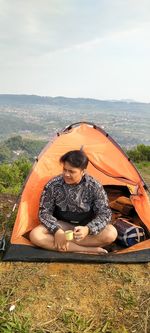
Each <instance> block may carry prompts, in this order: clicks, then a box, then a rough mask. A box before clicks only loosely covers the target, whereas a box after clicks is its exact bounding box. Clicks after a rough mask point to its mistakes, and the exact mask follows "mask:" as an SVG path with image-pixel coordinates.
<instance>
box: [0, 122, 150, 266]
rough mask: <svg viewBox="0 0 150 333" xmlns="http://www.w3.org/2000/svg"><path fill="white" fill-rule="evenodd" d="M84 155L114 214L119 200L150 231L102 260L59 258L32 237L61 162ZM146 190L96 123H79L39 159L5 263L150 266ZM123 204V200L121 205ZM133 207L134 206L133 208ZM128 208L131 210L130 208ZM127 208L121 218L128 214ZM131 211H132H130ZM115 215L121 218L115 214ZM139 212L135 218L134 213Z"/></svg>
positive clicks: (149, 204)
mask: <svg viewBox="0 0 150 333" xmlns="http://www.w3.org/2000/svg"><path fill="white" fill-rule="evenodd" d="M81 147H82V149H83V151H84V152H85V153H86V154H87V156H88V158H89V165H88V169H87V172H88V173H89V174H91V175H92V176H93V177H95V178H96V179H97V180H99V181H100V182H101V183H102V184H103V186H104V188H105V190H106V192H107V194H108V198H109V203H110V206H111V207H112V209H114V207H116V206H113V204H114V203H116V198H117V200H118V202H119V198H120V199H122V198H123V199H124V202H125V199H126V200H127V201H128V203H130V207H132V217H133V218H134V221H135V222H136V223H137V222H138V223H139V224H140V225H141V226H142V227H143V228H144V230H145V233H146V239H145V240H144V241H143V242H140V243H138V244H136V245H134V246H131V247H128V248H124V249H120V248H119V249H117V250H116V249H115V251H113V250H112V251H111V252H109V253H108V254H106V255H103V256H94V255H86V254H75V253H59V252H55V251H48V250H44V249H40V248H36V247H34V246H33V245H32V244H31V242H30V240H29V238H28V233H29V232H30V231H31V230H32V229H33V228H34V227H35V226H37V225H38V223H39V219H38V207H39V201H40V196H41V193H42V190H43V187H44V185H45V184H46V183H47V182H48V180H49V179H50V178H52V177H54V176H56V175H58V174H60V173H61V165H60V163H59V158H60V156H61V155H63V154H64V153H65V152H67V151H69V150H73V149H81ZM146 190H147V186H146V184H145V182H144V181H143V179H142V177H141V176H140V174H139V172H138V171H137V170H136V168H135V166H134V165H133V164H132V162H131V161H130V160H129V159H128V157H127V156H126V154H125V153H124V152H123V150H122V149H121V148H120V146H119V145H118V144H117V143H116V142H115V141H114V140H113V139H112V138H111V137H110V136H109V135H108V134H107V133H106V132H105V131H104V130H102V129H100V128H99V127H97V126H96V125H94V124H92V123H85V122H83V123H82V122H81V123H76V124H73V125H70V126H68V127H67V128H65V129H64V130H63V131H62V132H61V133H58V134H57V136H56V137H55V138H54V140H53V142H52V143H49V144H48V145H47V146H46V147H45V148H44V149H43V151H42V152H41V154H40V155H39V157H38V159H37V161H36V162H35V164H34V165H33V168H32V171H31V172H30V175H29V176H28V179H27V181H26V184H25V187H24V190H23V193H22V195H21V200H20V204H19V209H18V214H17V218H16V221H15V224H14V228H13V232H12V237H11V242H10V246H9V248H8V249H7V251H6V253H5V255H4V257H3V260H4V261H47V262H51V261H77V262H82V261H83V262H147V261H150V239H149V235H150V202H149V198H148V195H147V193H146ZM120 202H121V200H120ZM128 207H129V205H128ZM128 207H126V208H128ZM124 208H125V207H123V208H122V212H123V209H124ZM129 211H130V209H129ZM114 212H115V213H116V212H117V209H116V208H115V210H114ZM133 212H134V213H133Z"/></svg>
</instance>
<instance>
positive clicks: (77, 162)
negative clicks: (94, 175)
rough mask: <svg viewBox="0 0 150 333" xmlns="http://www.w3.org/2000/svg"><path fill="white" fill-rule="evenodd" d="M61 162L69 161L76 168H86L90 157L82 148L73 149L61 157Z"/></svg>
mask: <svg viewBox="0 0 150 333" xmlns="http://www.w3.org/2000/svg"><path fill="white" fill-rule="evenodd" d="M59 161H60V163H65V162H68V163H69V164H70V165H71V166H72V167H74V168H80V169H81V170H83V169H86V167H87V165H88V157H87V156H86V154H85V153H84V152H83V151H82V150H71V151H68V152H67V153H66V154H64V155H63V156H61V157H60V160H59Z"/></svg>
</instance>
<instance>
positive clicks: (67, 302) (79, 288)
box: [0, 263, 150, 333]
mask: <svg viewBox="0 0 150 333" xmlns="http://www.w3.org/2000/svg"><path fill="white" fill-rule="evenodd" d="M149 274H150V264H142V265H112V264H101V265H87V264H86V265H81V264H66V263H65V264H62V263H61V264H58V263H57V264H56V263H55V264H53V263H52V264H44V263H38V264H34V263H1V264H0V281H1V282H0V283H1V292H0V293H1V296H0V297H1V308H0V311H1V315H2V316H3V322H1V325H3V326H4V324H5V321H6V320H7V322H10V319H11V320H12V322H14V321H15V320H18V321H20V322H21V323H22V325H25V328H23V330H22V328H20V331H17V330H16V328H15V330H14V331H13V328H11V330H10V331H9V330H1V331H0V332H6V333H10V332H11V333H13V332H14V333H17V332H19V333H21V332H24V333H28V332H39V333H40V332H50V333H53V332H55V333H56V332H65V333H67V332H68V333H69V332H70V333H82V332H84V333H101V332H102V333H118V332H119V333H123V332H133V333H134V332H137V333H148V332H149V331H148V327H149V326H148V325H149V322H148V319H149V304H150V284H149ZM2 300H3V301H2ZM11 305H15V309H14V311H13V312H12V313H10V311H9V308H10V306H11ZM3 326H2V327H3ZM120 330H121V331H120Z"/></svg>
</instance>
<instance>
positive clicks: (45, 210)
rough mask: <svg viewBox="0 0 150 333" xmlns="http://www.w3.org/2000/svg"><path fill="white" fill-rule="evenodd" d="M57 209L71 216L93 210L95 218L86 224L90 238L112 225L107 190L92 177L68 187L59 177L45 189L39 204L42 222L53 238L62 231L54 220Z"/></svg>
mask: <svg viewBox="0 0 150 333" xmlns="http://www.w3.org/2000/svg"><path fill="white" fill-rule="evenodd" d="M56 206H57V207H59V209H60V210H61V211H70V212H72V213H84V212H85V213H87V212H88V211H90V209H91V208H92V209H93V212H94V218H93V219H92V220H91V221H90V222H89V223H87V226H88V228H89V233H90V234H91V235H96V234H98V233H99V232H100V231H101V230H103V229H104V228H105V226H106V225H107V224H108V223H110V221H111V210H110V209H109V207H108V199H107V195H106V193H105V191H104V188H103V186H102V185H101V184H100V183H99V182H97V181H96V180H95V179H94V178H93V177H91V176H89V175H86V176H85V177H84V178H83V179H82V180H81V182H80V183H79V184H76V185H68V184H66V183H65V182H64V180H63V177H62V176H61V175H60V176H57V177H55V178H53V179H52V180H50V181H49V182H48V183H47V185H46V186H45V188H44V190H43V193H42V196H41V200H40V208H39V219H40V222H41V223H42V224H43V225H44V226H45V227H46V228H47V229H48V230H49V232H50V233H52V234H54V233H55V232H56V231H57V230H58V229H59V228H60V226H59V221H58V220H57V219H56V218H55V217H54V215H55V214H54V211H55V207H56ZM70 223H71V221H70Z"/></svg>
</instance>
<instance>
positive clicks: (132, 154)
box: [126, 144, 150, 162]
mask: <svg viewBox="0 0 150 333" xmlns="http://www.w3.org/2000/svg"><path fill="white" fill-rule="evenodd" d="M126 153H127V155H128V157H129V158H130V159H131V160H132V161H133V162H141V161H148V162H149V161H150V146H145V145H143V144H142V145H137V147H136V148H133V149H129V150H127V151H126Z"/></svg>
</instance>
